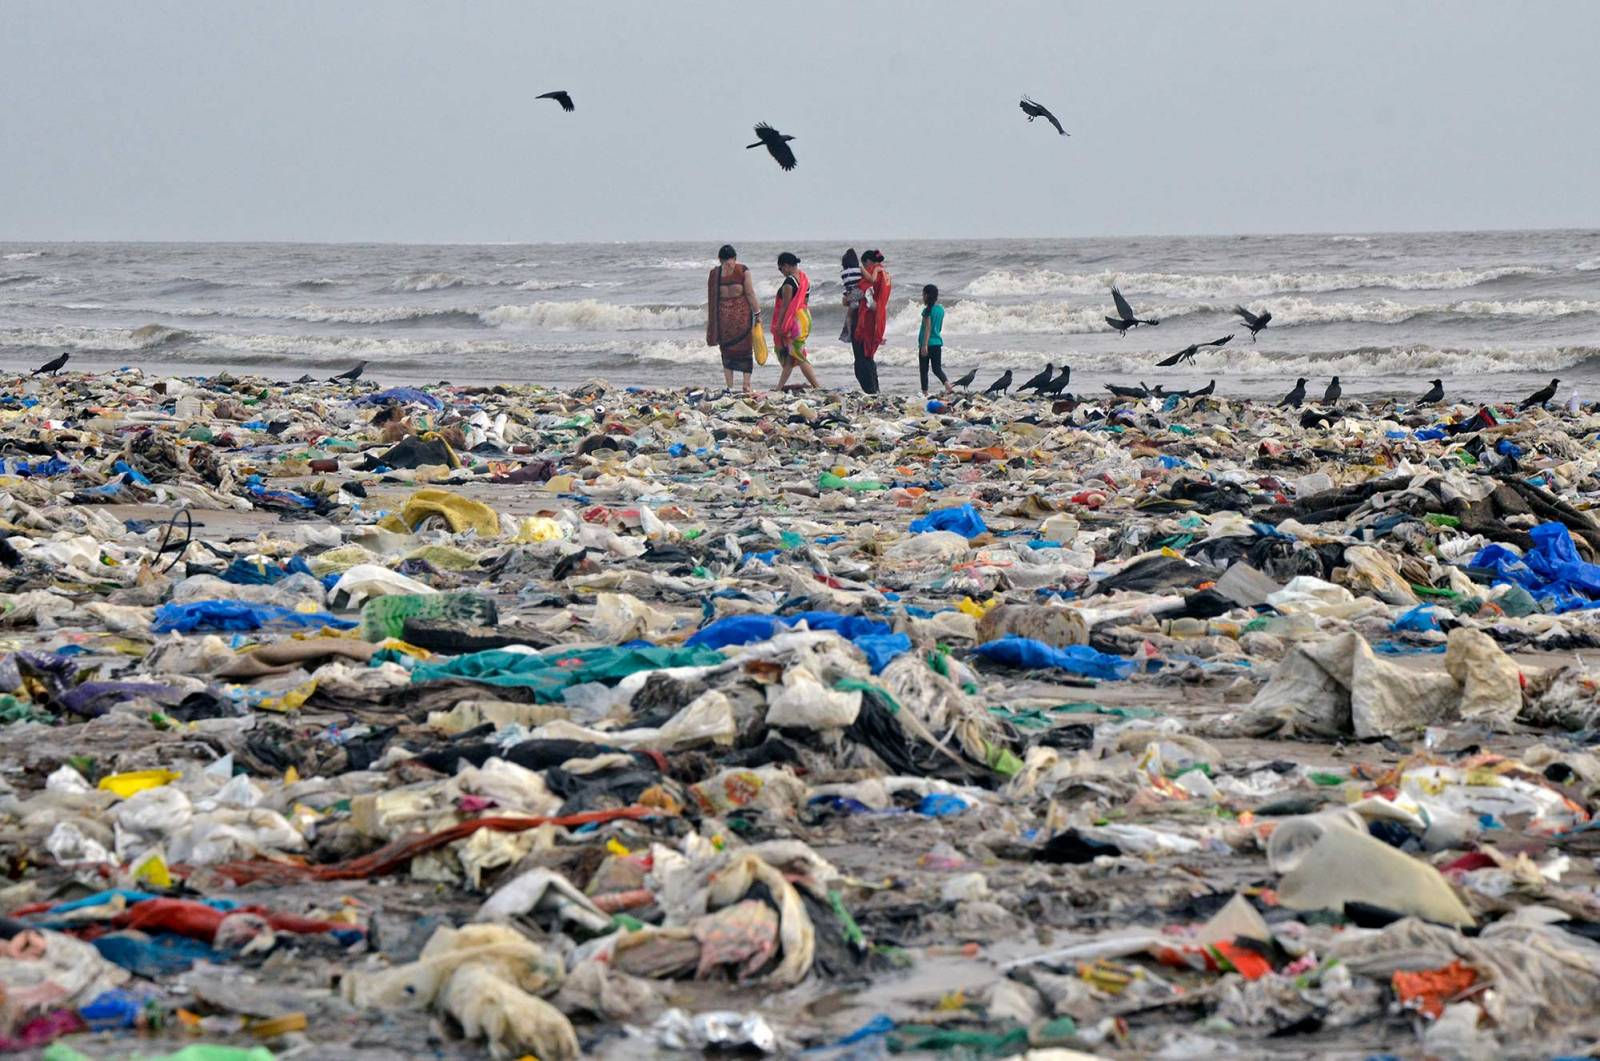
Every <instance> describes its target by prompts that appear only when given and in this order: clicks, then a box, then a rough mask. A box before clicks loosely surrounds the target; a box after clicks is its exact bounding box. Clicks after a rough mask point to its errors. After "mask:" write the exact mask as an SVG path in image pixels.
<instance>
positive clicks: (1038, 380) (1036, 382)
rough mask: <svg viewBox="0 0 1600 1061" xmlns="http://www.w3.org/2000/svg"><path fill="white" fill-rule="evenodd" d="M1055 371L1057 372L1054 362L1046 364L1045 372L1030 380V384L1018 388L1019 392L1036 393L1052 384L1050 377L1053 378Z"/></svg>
mask: <svg viewBox="0 0 1600 1061" xmlns="http://www.w3.org/2000/svg"><path fill="white" fill-rule="evenodd" d="M1055 370H1056V366H1055V364H1054V363H1053V362H1047V363H1046V364H1045V366H1044V371H1043V372H1041V373H1039V374H1038V375H1036V376H1033V377H1032V378H1030V379H1029V380H1028V382H1026V383H1024V384H1023V385H1022V386H1020V387H1018V388H1017V390H1018V391H1036V390H1038V389H1039V388H1040V387H1043V386H1044V385H1045V384H1046V383H1049V382H1050V377H1051V375H1053V374H1054V373H1055Z"/></svg>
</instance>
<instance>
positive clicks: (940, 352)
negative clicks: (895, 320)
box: [917, 284, 950, 394]
mask: <svg viewBox="0 0 1600 1061" xmlns="http://www.w3.org/2000/svg"><path fill="white" fill-rule="evenodd" d="M943 328H944V307H943V306H941V305H939V289H938V288H937V287H935V286H934V285H932V284H928V285H927V286H926V287H924V288H923V289H922V329H921V330H920V331H919V332H918V333H917V374H918V375H920V376H921V377H922V393H923V394H927V393H928V369H930V368H931V369H933V374H934V375H935V376H938V377H939V382H940V383H943V384H944V389H945V391H946V392H948V391H949V390H950V380H949V379H948V378H946V377H945V374H944V335H943V334H941V332H942V329H943Z"/></svg>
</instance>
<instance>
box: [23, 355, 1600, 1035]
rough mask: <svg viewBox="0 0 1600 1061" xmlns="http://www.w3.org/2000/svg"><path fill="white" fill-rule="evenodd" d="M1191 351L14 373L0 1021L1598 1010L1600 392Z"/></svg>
mask: <svg viewBox="0 0 1600 1061" xmlns="http://www.w3.org/2000/svg"><path fill="white" fill-rule="evenodd" d="M1169 397H1170V396H1150V397H1146V398H1143V399H1126V400H1101V399H1097V400H1090V401H1080V400H1077V399H1075V398H1072V397H1070V396H1061V397H1059V398H1057V399H1056V400H1053V401H1052V400H1049V399H1032V400H1029V399H1017V398H1005V397H1002V398H997V399H992V400H991V399H988V398H982V397H969V396H965V395H948V396H946V397H945V398H944V399H943V400H941V401H939V402H937V403H928V402H923V401H921V400H917V401H907V400H905V399H901V398H895V397H888V396H884V397H873V398H865V397H860V396H856V395H840V394H830V393H809V394H802V395H767V396H761V395H754V396H727V395H722V394H719V393H715V392H709V391H696V390H690V391H687V392H682V391H679V392H665V391H655V390H649V389H639V388H630V389H626V390H619V389H615V388H612V387H610V386H608V385H607V384H605V383H604V382H602V381H595V382H593V383H590V384H588V385H586V386H584V387H581V388H577V389H574V390H571V391H565V392H563V391H554V390H546V389H541V388H537V387H505V386H494V387H471V386H447V385H438V386H420V387H393V388H389V389H383V388H381V387H379V386H378V385H376V384H369V383H353V384H340V385H333V384H322V383H318V384H308V385H289V384H283V383H279V382H274V381H271V380H267V379H263V378H255V377H247V376H240V377H234V376H228V375H219V376H211V377H207V378H192V379H183V380H178V379H166V378H162V377H160V376H154V375H147V374H143V373H141V372H139V371H135V370H122V371H118V372H112V373H106V374H102V375H84V374H74V373H68V374H66V375H62V376H58V377H53V378H40V379H36V380H28V381H15V382H13V383H12V384H10V385H9V389H8V390H7V391H6V392H5V393H4V394H3V395H0V398H5V399H7V404H6V408H5V432H6V438H7V443H8V456H7V460H6V464H5V466H4V468H0V575H3V584H0V763H3V764H4V771H3V773H0V864H3V866H4V869H5V879H4V881H3V882H0V1038H3V1041H4V1043H5V1044H6V1048H7V1049H12V1050H44V1051H46V1052H45V1053H44V1054H43V1056H45V1057H58V1058H72V1057H78V1056H113V1055H114V1056H131V1055H137V1056H149V1057H171V1058H194V1059H200V1058H224V1057H238V1058H251V1059H256V1058H265V1057H271V1056H300V1055H304V1056H335V1055H337V1056H355V1057H359V1056H364V1055H367V1054H368V1053H370V1054H371V1056H396V1055H404V1056H415V1055H418V1054H422V1053H427V1054H430V1055H433V1056H441V1057H445V1056H449V1057H456V1056H460V1057H468V1056H482V1055H483V1053H484V1052H488V1053H489V1054H490V1055H491V1056H496V1057H521V1056H527V1055H532V1056H537V1057H540V1058H547V1059H554V1058H566V1057H578V1056H584V1057H619V1058H622V1057H640V1056H669V1055H672V1054H684V1055H698V1054H699V1053H700V1052H702V1051H716V1050H725V1051H739V1052H742V1053H745V1054H748V1055H774V1056H794V1055H796V1054H798V1053H800V1052H801V1051H807V1052H809V1053H808V1056H809V1055H810V1054H814V1055H815V1056H817V1057H824V1058H845V1057H853V1058H854V1057H868V1056H872V1057H877V1056H882V1054H883V1053H885V1052H889V1051H893V1052H900V1053H905V1054H909V1055H912V1056H997V1057H998V1056H1037V1057H1049V1056H1119V1055H1125V1056H1152V1055H1163V1056H1178V1055H1180V1054H1181V1055H1185V1056H1188V1055H1192V1054H1195V1053H1196V1052H1201V1053H1224V1052H1243V1053H1247V1054H1248V1053H1252V1052H1265V1051H1268V1050H1269V1049H1275V1050H1294V1051H1295V1052H1311V1051H1317V1052H1324V1051H1333V1052H1344V1053H1360V1054H1401V1055H1409V1054H1411V1053H1416V1052H1419V1051H1420V1052H1433V1053H1437V1054H1440V1055H1441V1056H1444V1055H1449V1056H1456V1055H1460V1056H1468V1055H1472V1056H1480V1055H1481V1056H1495V1055H1507V1054H1519V1053H1522V1052H1526V1051H1525V1047H1526V1041H1527V1038H1528V1037H1529V1036H1532V1035H1537V1036H1538V1042H1539V1049H1540V1051H1541V1052H1543V1053H1545V1054H1549V1055H1554V1054H1558V1053H1562V1052H1576V1051H1580V1050H1582V1049H1585V1048H1586V1046H1585V1044H1588V1043H1591V1042H1593V1041H1594V1039H1595V1038H1596V1036H1597V1035H1600V1018H1597V1017H1596V1016H1595V1015H1594V1007H1593V1006H1592V1004H1591V1003H1592V999H1593V997H1594V992H1595V990H1596V987H1597V985H1600V944H1597V942H1596V941H1597V940H1600V887H1597V886H1600V876H1597V872H1596V863H1595V855H1596V854H1597V853H1600V830H1596V829H1595V828H1594V827H1593V821H1592V814H1593V813H1594V810H1595V808H1596V806H1597V804H1600V757H1596V755H1595V754H1594V752H1593V751H1592V750H1591V749H1592V740H1593V734H1594V733H1595V732H1596V730H1597V728H1600V726H1597V722H1600V669H1591V667H1590V665H1589V659H1590V657H1591V654H1592V653H1593V651H1594V650H1595V649H1596V647H1597V646H1600V620H1597V619H1596V617H1595V616H1596V610H1597V609H1600V522H1596V520H1595V519H1594V518H1593V517H1592V516H1591V515H1590V513H1591V511H1592V510H1593V506H1594V504H1595V503H1596V502H1597V500H1600V477H1597V473H1600V450H1596V448H1595V445H1594V442H1595V438H1596V436H1597V434H1600V413H1597V412H1596V411H1595V410H1593V409H1592V408H1588V407H1583V406H1579V407H1578V408H1576V409H1571V408H1568V409H1564V410H1562V411H1558V412H1547V411H1545V410H1543V409H1538V408H1535V409H1530V410H1527V411H1521V412H1519V411H1517V410H1515V409H1513V408H1512V407H1510V406H1509V405H1495V406H1489V407H1482V408H1480V407H1478V406H1475V405H1474V406H1458V407H1448V406H1446V407H1427V408H1421V409H1419V408H1414V407H1412V406H1411V405H1409V404H1407V403H1406V402H1404V401H1400V402H1396V401H1389V400H1373V401H1367V402H1356V401H1346V402H1345V403H1343V404H1342V405H1340V406H1338V407H1337V408H1330V409H1327V410H1323V411H1322V412H1321V414H1320V415H1319V416H1318V417H1316V418H1314V419H1313V420H1311V421H1310V422H1305V421H1303V420H1302V414H1301V412H1299V411H1284V410H1278V409H1275V408H1273V407H1270V406H1267V405H1262V404H1257V403H1252V402H1247V401H1233V400H1229V399H1227V398H1218V397H1214V396H1205V397H1199V398H1192V399H1179V400H1176V401H1173V400H1168V398H1169ZM24 399H26V400H24ZM1291 413H1292V415H1291ZM201 1039H203V1040H204V1041H203V1042H201V1041H199V1040H201ZM52 1044H54V1045H52Z"/></svg>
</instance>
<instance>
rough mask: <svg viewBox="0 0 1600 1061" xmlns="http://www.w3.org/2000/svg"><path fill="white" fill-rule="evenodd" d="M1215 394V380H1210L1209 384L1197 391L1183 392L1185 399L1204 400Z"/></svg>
mask: <svg viewBox="0 0 1600 1061" xmlns="http://www.w3.org/2000/svg"><path fill="white" fill-rule="evenodd" d="M1216 392H1217V381H1216V380H1212V381H1211V382H1210V383H1207V384H1206V385H1205V386H1204V387H1201V388H1200V389H1199V390H1193V391H1185V392H1184V395H1183V396H1184V397H1185V398H1206V397H1209V396H1210V395H1213V394H1215V393H1216Z"/></svg>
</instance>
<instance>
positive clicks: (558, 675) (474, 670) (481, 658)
mask: <svg viewBox="0 0 1600 1061" xmlns="http://www.w3.org/2000/svg"><path fill="white" fill-rule="evenodd" d="M724 658H725V657H724V656H723V654H722V653H721V652H718V651H716V650H715V649H709V648H616V647H612V646H606V647H603V648H583V649H574V650H565V651H564V650H561V649H552V650H550V651H548V652H544V653H540V654H538V655H534V654H532V653H527V652H507V651H506V650H505V649H501V648H491V649H487V650H485V651H483V652H474V653H472V654H471V655H467V656H456V657H454V658H453V659H448V660H445V661H444V662H443V663H418V664H417V665H416V667H414V668H413V669H412V671H411V680H412V682H435V681H447V680H451V679H456V680H462V681H469V682H480V683H482V684H484V685H502V686H520V687H523V688H527V689H532V690H533V691H534V698H535V699H536V700H538V701H539V702H540V703H547V704H549V703H556V702H558V701H560V700H561V694H562V692H563V691H564V690H565V689H566V688H567V687H568V686H571V685H582V684H584V683H585V682H601V683H603V684H605V685H615V684H616V683H617V682H620V681H621V680H622V679H624V678H626V677H627V676H628V675H630V674H635V673H637V672H639V671H644V670H663V669H665V668H668V667H710V666H714V665H716V664H718V663H721V662H722V661H723V659H724Z"/></svg>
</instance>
